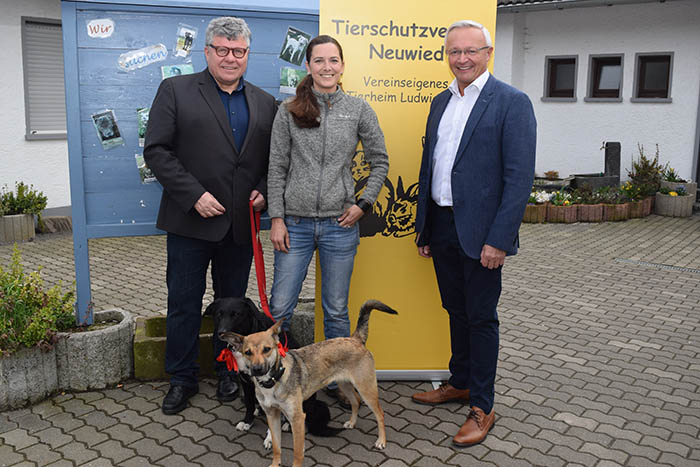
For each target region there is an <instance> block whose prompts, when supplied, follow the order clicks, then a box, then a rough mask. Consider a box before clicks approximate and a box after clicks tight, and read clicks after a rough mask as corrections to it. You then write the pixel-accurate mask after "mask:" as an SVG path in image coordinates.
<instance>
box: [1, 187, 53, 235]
mask: <svg viewBox="0 0 700 467" xmlns="http://www.w3.org/2000/svg"><path fill="white" fill-rule="evenodd" d="M47 201H48V198H47V197H46V196H44V193H43V192H41V191H37V190H35V189H34V185H29V186H27V185H25V184H24V183H23V182H17V183H15V191H10V190H8V188H7V185H5V186H4V187H2V194H0V216H3V215H8V216H11V215H13V214H34V215H36V216H37V220H38V222H39V227H42V223H41V211H43V210H44V209H46V202H47Z"/></svg>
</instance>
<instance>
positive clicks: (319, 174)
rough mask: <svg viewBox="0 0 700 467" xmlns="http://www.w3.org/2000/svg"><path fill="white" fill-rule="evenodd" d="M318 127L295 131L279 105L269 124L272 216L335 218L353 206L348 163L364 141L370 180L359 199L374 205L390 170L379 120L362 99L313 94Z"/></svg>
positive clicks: (338, 92)
mask: <svg viewBox="0 0 700 467" xmlns="http://www.w3.org/2000/svg"><path fill="white" fill-rule="evenodd" d="M314 95H316V98H317V99H318V101H319V105H320V107H321V125H320V126H318V127H316V128H299V127H298V126H297V125H296V124H295V123H294V119H293V118H292V115H291V114H290V113H289V111H288V110H287V104H288V103H289V102H290V100H291V99H288V100H287V101H285V102H284V103H283V105H281V106H280V108H279V111H278V112H277V116H276V117H275V121H274V123H273V124H272V139H271V141H270V165H269V171H268V175H267V205H268V213H269V215H270V217H284V216H300V217H334V216H340V215H341V214H342V213H343V212H344V211H345V209H347V208H349V207H350V206H352V205H353V204H355V183H354V181H353V178H352V172H351V167H352V160H353V156H354V155H355V150H356V147H357V143H358V141H361V142H362V148H363V150H364V153H365V160H366V161H367V162H368V163H369V165H370V175H369V179H368V180H367V185H366V186H365V189H364V191H363V192H362V195H361V198H362V199H364V200H365V201H367V202H368V203H370V204H374V202H375V200H376V199H377V195H379V190H381V188H382V185H383V184H384V179H385V178H386V175H387V172H388V170H389V158H388V155H387V152H386V145H385V144H384V134H383V133H382V130H381V128H379V121H378V120H377V115H376V114H375V113H374V110H372V107H370V105H369V104H368V103H367V102H365V101H364V100H363V99H360V98H357V97H352V96H348V95H347V94H345V93H344V92H343V91H342V90H340V89H338V90H337V91H336V92H334V93H331V94H321V93H318V92H316V91H315V90H314Z"/></svg>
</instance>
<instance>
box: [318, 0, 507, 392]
mask: <svg viewBox="0 0 700 467" xmlns="http://www.w3.org/2000/svg"><path fill="white" fill-rule="evenodd" d="M462 19H471V20H475V21H478V22H480V23H482V24H483V25H484V26H486V27H487V28H488V29H489V31H490V32H491V35H492V37H494V35H495V25H496V0H461V1H442V0H437V1H433V2H426V1H397V0H394V1H388V0H384V1H376V0H351V1H344V2H341V1H337V0H321V2H320V18H319V33H320V34H328V35H330V36H333V37H334V38H335V39H337V40H338V42H340V44H341V46H342V47H343V55H344V59H345V73H344V75H343V79H342V85H343V89H344V90H345V92H346V93H347V94H350V95H353V96H358V97H361V98H363V99H365V100H366V101H367V102H369V103H370V104H371V106H372V108H373V109H374V110H375V112H376V113H377V116H378V117H379V123H380V125H381V127H382V130H383V131H384V135H385V137H386V145H387V149H388V152H389V162H390V169H389V176H388V177H387V181H386V183H385V185H384V188H383V189H382V192H381V193H380V194H379V198H378V199H377V203H376V204H375V205H374V206H373V211H372V212H371V213H368V214H367V215H365V217H364V218H363V220H362V222H361V224H360V232H361V236H362V239H361V242H360V247H359V249H358V254H357V257H356V259H355V269H354V272H353V276H352V283H351V286H350V305H349V306H350V323H351V328H352V329H354V326H355V324H356V322H357V316H358V311H359V308H360V306H361V305H362V303H364V301H365V300H367V299H370V298H372V299H378V300H381V301H383V302H384V303H386V304H387V305H389V306H391V307H392V308H394V309H396V310H397V311H398V312H399V315H398V316H392V315H387V314H384V313H381V312H375V313H373V314H372V317H371V320H370V332H369V341H368V344H367V346H368V347H369V349H370V350H371V351H372V353H373V354H374V358H375V361H376V365H377V369H378V370H398V372H397V373H396V375H397V376H398V378H402V379H412V378H413V377H415V378H421V375H424V376H425V377H426V378H428V377H430V372H429V371H428V372H426V370H445V369H446V368H447V364H448V361H449V357H450V334H449V327H448V318H447V312H446V311H444V310H443V309H442V306H441V301H440V296H439V293H438V290H437V282H436V279H435V273H434V271H433V265H432V261H431V260H428V259H425V258H421V257H419V256H418V252H417V249H416V246H415V243H414V240H415V235H414V222H415V213H416V202H417V191H418V170H419V167H420V160H421V153H422V137H423V135H424V133H425V122H426V118H427V116H428V110H429V108H430V102H431V101H432V99H433V98H434V97H435V96H436V95H437V94H439V93H440V92H442V91H444V90H445V89H446V88H447V87H448V85H449V84H450V82H451V81H452V78H453V77H452V75H451V73H450V70H449V66H448V65H447V56H446V54H445V50H444V42H445V33H446V31H447V27H448V26H449V25H450V24H452V23H453V22H455V21H458V20H462ZM491 66H492V64H491ZM367 173H368V172H367V167H366V165H365V164H363V159H362V152H361V150H360V151H358V154H357V156H356V159H355V165H354V176H355V179H356V182H357V184H358V187H360V188H361V186H362V179H363V177H366V176H367ZM317 271H320V269H318V264H317ZM316 277H317V278H318V280H317V287H316V289H317V290H316V304H317V306H316V336H317V337H318V336H323V312H322V310H321V306H320V304H321V297H320V277H321V275H320V274H317V276H316ZM416 370H418V371H416ZM403 371H405V372H406V374H405V375H400V374H398V373H401V372H403ZM414 371H416V372H415V374H414V373H413V372H414ZM391 373H393V372H391ZM398 378H397V379H398Z"/></svg>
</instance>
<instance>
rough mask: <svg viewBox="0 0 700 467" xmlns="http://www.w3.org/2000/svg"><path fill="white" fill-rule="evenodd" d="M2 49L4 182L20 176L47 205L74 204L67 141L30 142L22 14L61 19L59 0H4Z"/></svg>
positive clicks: (0, 168)
mask: <svg viewBox="0 0 700 467" xmlns="http://www.w3.org/2000/svg"><path fill="white" fill-rule="evenodd" d="M1 9H2V14H1V15H0V37H2V38H3V47H2V48H0V63H2V81H3V84H2V86H0V102H2V111H0V186H2V185H7V186H8V188H11V189H14V185H15V182H16V181H22V182H24V183H26V184H32V185H34V188H36V189H38V190H40V191H43V192H44V194H45V195H46V196H47V197H48V207H49V208H53V207H61V206H69V205H70V187H69V176H68V146H67V143H66V140H65V139H64V140H49V141H41V140H39V141H36V140H35V141H26V140H25V139H24V134H25V126H26V125H25V115H24V74H23V68H22V30H21V29H22V23H21V17H22V16H29V17H35V18H51V19H61V3H60V1H59V0H21V1H16V0H2V8H1Z"/></svg>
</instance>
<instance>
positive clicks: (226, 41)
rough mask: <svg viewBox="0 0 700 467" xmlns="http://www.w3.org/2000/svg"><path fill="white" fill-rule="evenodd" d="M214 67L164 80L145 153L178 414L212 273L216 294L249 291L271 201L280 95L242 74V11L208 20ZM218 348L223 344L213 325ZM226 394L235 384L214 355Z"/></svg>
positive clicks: (226, 396)
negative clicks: (161, 236) (155, 195)
mask: <svg viewBox="0 0 700 467" xmlns="http://www.w3.org/2000/svg"><path fill="white" fill-rule="evenodd" d="M205 36H206V38H205V39H206V44H205V48H204V54H205V57H206V61H207V69H206V70H204V71H202V72H200V73H195V74H191V75H183V76H175V77H171V78H168V79H165V80H163V82H162V83H161V85H160V87H159V89H158V93H157V94H156V97H155V99H154V100H153V105H152V106H151V111H150V118H149V122H148V129H147V131H146V143H145V148H144V158H145V160H146V163H147V164H148V167H149V168H150V169H151V170H152V171H153V173H154V174H155V176H156V178H157V179H158V181H159V182H160V183H161V185H162V186H163V195H162V198H161V204H160V210H159V212H158V221H157V224H156V225H157V227H158V228H160V229H163V230H165V231H166V232H167V255H168V265H167V273H166V276H167V277H166V281H167V285H168V315H167V320H166V328H167V329H166V331H167V340H166V355H165V371H166V372H168V373H169V374H170V375H171V379H170V390H169V391H168V394H167V395H166V396H165V398H164V399H163V404H162V410H163V412H164V413H165V414H168V415H171V414H175V413H178V412H180V411H181V410H182V409H184V408H185V407H186V406H187V401H188V400H189V398H190V397H191V396H193V395H194V394H196V393H197V391H198V384H197V375H198V372H199V366H198V365H197V362H196V359H197V357H198V353H199V342H198V338H199V327H200V323H201V313H202V298H203V296H204V293H205V290H206V273H207V268H208V267H209V265H210V264H211V278H212V283H213V288H214V298H220V297H242V296H244V295H245V292H246V289H247V287H248V276H249V274H250V266H251V261H252V257H253V250H252V242H251V235H250V221H249V215H248V202H249V200H252V201H253V206H254V208H255V209H256V210H258V211H259V210H262V209H263V208H264V207H265V195H266V192H267V165H268V158H269V152H270V130H271V128H272V121H273V119H274V116H275V113H276V111H277V106H276V103H275V99H274V97H273V96H271V95H270V94H268V93H266V92H265V91H263V90H262V89H260V88H258V87H256V86H253V85H252V84H250V83H248V82H247V81H245V80H244V79H243V75H244V74H245V71H246V67H247V65H248V56H249V53H250V39H251V33H250V29H249V28H248V25H247V24H246V22H245V21H243V20H242V19H239V18H233V17H222V18H215V19H213V20H212V21H211V22H210V23H209V26H208V27H207V31H206V35H205ZM212 340H213V341H214V356H215V357H216V356H218V355H219V353H220V352H221V350H222V349H223V348H224V346H225V344H224V343H223V342H221V341H220V340H219V339H218V336H217V334H216V332H215V333H214V334H213V336H212ZM214 365H215V368H216V373H217V376H218V384H217V390H216V396H217V398H218V399H219V400H221V401H231V400H233V399H234V398H235V397H236V394H237V392H238V386H237V384H236V382H235V378H234V377H233V375H231V374H229V373H228V371H227V370H226V367H225V365H224V364H223V363H220V362H215V363H214Z"/></svg>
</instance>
